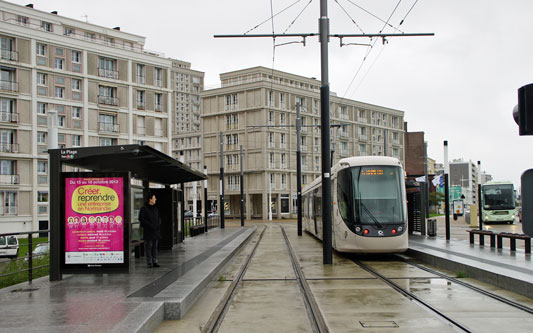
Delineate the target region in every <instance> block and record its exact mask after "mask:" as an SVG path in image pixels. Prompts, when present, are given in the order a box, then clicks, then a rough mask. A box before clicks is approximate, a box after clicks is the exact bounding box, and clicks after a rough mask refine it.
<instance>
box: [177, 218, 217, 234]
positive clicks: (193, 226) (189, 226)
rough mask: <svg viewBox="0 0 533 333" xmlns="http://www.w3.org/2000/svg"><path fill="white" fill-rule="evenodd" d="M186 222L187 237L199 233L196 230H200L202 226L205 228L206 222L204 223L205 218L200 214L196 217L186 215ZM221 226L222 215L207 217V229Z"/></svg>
mask: <svg viewBox="0 0 533 333" xmlns="http://www.w3.org/2000/svg"><path fill="white" fill-rule="evenodd" d="M184 222H185V236H186V237H194V236H196V235H197V233H196V232H195V230H198V229H200V228H201V227H203V228H205V224H204V222H205V218H204V217H203V216H200V215H199V216H198V217H197V218H196V219H195V218H193V217H186V218H185V219H184ZM219 226H220V217H219V216H218V215H216V216H208V217H207V229H213V228H217V227H219ZM202 232H203V231H202Z"/></svg>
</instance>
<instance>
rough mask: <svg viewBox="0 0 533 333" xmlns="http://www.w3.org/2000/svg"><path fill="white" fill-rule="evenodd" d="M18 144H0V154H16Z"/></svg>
mask: <svg viewBox="0 0 533 333" xmlns="http://www.w3.org/2000/svg"><path fill="white" fill-rule="evenodd" d="M18 152H19V144H18V143H4V142H2V143H0V153H18Z"/></svg>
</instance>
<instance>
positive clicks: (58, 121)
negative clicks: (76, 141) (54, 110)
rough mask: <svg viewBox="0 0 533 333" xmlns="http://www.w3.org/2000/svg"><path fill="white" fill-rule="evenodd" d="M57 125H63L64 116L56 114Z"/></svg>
mask: <svg viewBox="0 0 533 333" xmlns="http://www.w3.org/2000/svg"><path fill="white" fill-rule="evenodd" d="M57 126H59V127H65V116H57Z"/></svg>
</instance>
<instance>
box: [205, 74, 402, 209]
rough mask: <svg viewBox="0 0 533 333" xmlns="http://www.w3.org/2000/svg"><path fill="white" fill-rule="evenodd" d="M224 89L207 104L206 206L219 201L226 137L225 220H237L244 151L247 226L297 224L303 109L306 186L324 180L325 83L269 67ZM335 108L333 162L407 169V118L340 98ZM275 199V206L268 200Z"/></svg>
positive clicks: (209, 94)
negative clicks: (388, 161) (385, 161)
mask: <svg viewBox="0 0 533 333" xmlns="http://www.w3.org/2000/svg"><path fill="white" fill-rule="evenodd" d="M220 79H221V87H220V88H217V89H210V90H205V91H204V92H203V93H202V94H201V96H202V131H203V140H202V151H203V158H204V163H205V164H206V166H207V171H208V176H209V184H208V189H209V192H208V199H209V200H210V201H213V202H214V201H217V200H218V195H219V187H220V186H219V184H218V183H219V175H220V156H221V155H220V144H221V136H222V144H223V151H224V152H223V161H222V162H223V166H224V173H225V177H224V179H225V184H224V188H225V191H224V193H225V197H224V200H225V202H226V203H227V204H226V205H225V214H227V215H228V216H230V217H237V216H239V215H240V169H241V165H240V146H242V147H243V151H244V158H243V163H244V165H243V169H244V182H245V189H246V191H245V192H246V198H245V202H246V208H245V211H246V212H245V213H246V214H245V216H246V218H247V219H251V218H261V219H266V218H267V217H268V215H269V210H270V208H269V201H270V206H271V207H272V208H271V209H272V215H273V217H274V218H285V217H287V218H289V217H295V216H296V187H297V186H296V149H297V142H296V140H297V138H296V130H295V127H294V125H295V121H296V109H295V106H296V104H297V103H298V104H299V105H301V119H302V132H301V138H300V143H301V151H302V183H303V185H304V186H305V185H306V184H309V183H310V182H311V181H313V180H314V179H315V178H316V177H319V176H320V170H321V159H320V152H321V149H320V127H319V125H320V110H319V108H320V81H318V80H316V79H314V78H306V77H302V76H298V75H294V74H290V73H285V72H281V71H272V69H268V68H265V67H254V68H249V69H243V70H238V71H234V72H230V73H225V74H221V75H220ZM330 101H331V105H330V116H331V124H339V125H340V127H338V128H332V136H331V137H332V144H333V147H334V149H335V153H334V161H338V160H339V159H340V158H343V157H349V156H359V155H363V156H364V155H378V156H379V155H387V156H394V157H396V158H398V159H400V160H401V161H402V162H404V130H403V117H404V112H403V111H399V110H394V109H389V108H385V107H381V106H377V105H370V104H366V103H362V102H358V101H353V100H348V99H345V98H340V97H337V96H335V95H334V94H332V96H331V100H330ZM269 198H270V200H269Z"/></svg>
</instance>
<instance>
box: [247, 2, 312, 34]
mask: <svg viewBox="0 0 533 333" xmlns="http://www.w3.org/2000/svg"><path fill="white" fill-rule="evenodd" d="M300 1H302V0H297V1H295V2H293V3H292V4H290V5H288V6H287V7H285V8H284V9H282V10H281V11H279V12H277V13H276V14H273V13H272V2H271V3H270V5H271V13H270V14H271V15H270V17H269V18H267V19H266V20H264V21H263V22H261V23H259V24H258V25H256V26H255V27H253V28H250V29H248V31H246V32H245V33H244V34H245V35H247V34H248V33H249V32H251V31H253V30H255V29H257V28H259V27H260V26H262V25H263V24H265V23H267V22H268V21H270V20H273V19H274V17H276V16H278V15H279V14H281V13H283V12H284V11H286V10H288V9H289V8H291V7H292V6H294V5H296V4H297V3H298V2H300Z"/></svg>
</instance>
